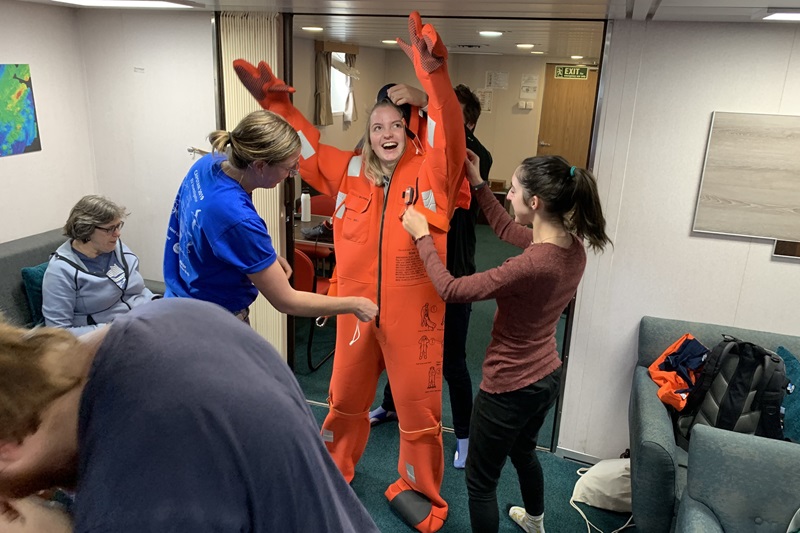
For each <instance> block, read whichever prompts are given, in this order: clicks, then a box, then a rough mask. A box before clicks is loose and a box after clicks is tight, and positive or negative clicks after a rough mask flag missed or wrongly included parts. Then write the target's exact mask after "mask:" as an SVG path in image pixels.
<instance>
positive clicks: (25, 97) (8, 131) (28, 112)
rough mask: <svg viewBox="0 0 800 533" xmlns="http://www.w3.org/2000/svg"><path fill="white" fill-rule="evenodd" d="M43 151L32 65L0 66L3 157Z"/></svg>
mask: <svg viewBox="0 0 800 533" xmlns="http://www.w3.org/2000/svg"><path fill="white" fill-rule="evenodd" d="M41 149H42V143H41V139H40V138H39V123H38V121H37V120H36V105H35V103H34V100H33V82H32V81H31V68H30V65H23V64H18V65H15V64H0V157H4V156H9V155H16V154H24V153H28V152H37V151H39V150H41Z"/></svg>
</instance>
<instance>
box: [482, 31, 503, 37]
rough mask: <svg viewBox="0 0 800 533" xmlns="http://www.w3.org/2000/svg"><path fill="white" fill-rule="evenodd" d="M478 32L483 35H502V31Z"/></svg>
mask: <svg viewBox="0 0 800 533" xmlns="http://www.w3.org/2000/svg"><path fill="white" fill-rule="evenodd" d="M478 33H480V34H481V35H482V36H484V37H500V36H501V35H503V32H501V31H479V32H478Z"/></svg>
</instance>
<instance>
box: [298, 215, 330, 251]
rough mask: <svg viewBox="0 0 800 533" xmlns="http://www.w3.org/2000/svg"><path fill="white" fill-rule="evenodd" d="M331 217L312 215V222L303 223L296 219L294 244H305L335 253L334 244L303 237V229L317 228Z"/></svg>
mask: <svg viewBox="0 0 800 533" xmlns="http://www.w3.org/2000/svg"><path fill="white" fill-rule="evenodd" d="M328 218H330V217H325V216H322V215H311V221H310V222H302V221H301V220H300V219H299V218H296V219H294V242H295V244H304V245H306V246H313V247H315V248H317V249H320V250H325V251H327V252H332V251H333V242H332V241H327V240H319V241H318V240H315V239H309V238H307V237H305V236H304V235H303V232H302V230H303V229H306V228H307V229H311V228H313V227H316V226H318V225H320V224H322V222H324V221H325V220H327V219H328Z"/></svg>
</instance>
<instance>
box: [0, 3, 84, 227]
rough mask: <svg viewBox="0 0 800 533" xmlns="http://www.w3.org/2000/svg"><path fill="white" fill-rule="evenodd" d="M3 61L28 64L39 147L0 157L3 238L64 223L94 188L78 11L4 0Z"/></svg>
mask: <svg viewBox="0 0 800 533" xmlns="http://www.w3.org/2000/svg"><path fill="white" fill-rule="evenodd" d="M0 13H2V14H3V15H2V18H3V36H2V43H3V44H2V46H0V63H28V64H30V67H31V80H32V82H33V96H34V100H35V104H36V116H37V118H38V122H39V135H40V138H41V141H42V150H41V151H39V152H31V153H28V154H21V155H14V156H6V157H0V182H1V184H0V185H1V186H2V200H0V206H2V208H0V242H6V241H10V240H13V239H18V238H21V237H25V236H27V235H33V234H36V233H41V232H43V231H47V230H51V229H54V228H60V227H62V226H63V225H64V222H65V221H66V218H67V214H68V213H69V210H70V208H72V206H73V204H74V203H75V201H76V200H77V199H78V198H80V197H81V196H83V195H85V194H90V193H93V192H95V190H96V182H95V179H94V177H95V172H94V162H93V154H92V144H91V140H90V136H89V121H88V113H87V97H86V79H85V76H84V69H83V61H82V58H81V53H80V38H79V29H78V20H77V16H76V11H75V10H74V9H69V8H61V7H52V6H44V5H40V4H33V3H23V2H13V1H8V0H0Z"/></svg>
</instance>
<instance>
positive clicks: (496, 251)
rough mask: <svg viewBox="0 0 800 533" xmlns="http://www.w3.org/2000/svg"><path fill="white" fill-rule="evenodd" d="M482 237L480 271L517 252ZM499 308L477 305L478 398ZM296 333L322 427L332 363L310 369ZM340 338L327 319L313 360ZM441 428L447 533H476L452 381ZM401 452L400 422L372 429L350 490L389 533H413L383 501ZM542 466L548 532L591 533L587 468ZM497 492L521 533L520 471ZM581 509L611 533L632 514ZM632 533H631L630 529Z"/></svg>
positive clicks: (508, 525)
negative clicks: (457, 461)
mask: <svg viewBox="0 0 800 533" xmlns="http://www.w3.org/2000/svg"><path fill="white" fill-rule="evenodd" d="M476 234H477V241H478V242H477V248H478V253H477V257H476V263H477V267H478V270H479V271H483V270H487V269H489V268H492V267H494V266H496V265H499V264H500V263H502V262H503V261H504V260H505V259H507V258H508V257H511V256H513V255H516V254H517V253H519V250H518V249H516V248H514V247H512V246H509V245H507V244H505V243H503V242H501V241H500V240H499V239H497V238H496V237H495V236H494V234H493V232H492V231H491V229H490V228H489V227H488V226H485V225H478V227H477V229H476ZM496 309H497V306H496V304H495V302H494V301H488V302H476V303H475V304H473V308H472V317H471V319H470V328H469V335H468V339H467V363H468V367H469V369H470V375H471V376H472V385H473V389H474V391H475V392H477V391H478V386H479V384H480V379H481V364H482V362H483V355H484V353H485V350H486V346H487V345H488V344H489V340H490V338H491V336H490V333H491V324H492V321H493V319H494V313H495V310H496ZM564 323H565V320H564V318H563V317H562V319H561V321H560V323H559V327H558V332H557V337H558V338H557V340H558V345H559V347H560V346H562V345H563V338H564ZM295 329H296V332H297V334H296V355H295V365H294V366H295V375H296V377H297V380H298V381H299V382H300V386H301V387H302V389H303V391H304V393H305V395H306V398H307V399H308V400H309V401H310V403H311V409H312V411H313V412H314V415H315V416H316V418H317V421H318V422H319V423H320V424H321V423H322V421H323V420H324V418H325V416H326V415H327V411H328V409H327V405H325V402H326V398H327V396H328V383H329V382H330V376H331V369H332V366H333V365H332V361H328V362H327V363H325V364H324V365H323V366H322V367H321V368H320V369H319V370H318V371H316V372H309V370H308V366H307V364H306V346H307V338H308V329H309V321H308V319H297V321H296V328H295ZM334 337H335V321H329V323H328V324H327V325H326V327H325V328H322V329H320V328H317V329H316V330H315V333H314V340H313V351H312V354H313V358H314V360H315V361H317V360H320V359H321V358H322V357H324V355H325V354H327V353H328V351H330V350H331V349H332V348H333V344H334ZM385 383H386V375H385V374H384V375H383V376H381V379H380V382H379V384H378V389H377V391H376V397H375V401H374V403H373V407H375V406H377V405H379V404H380V403H381V400H382V394H383V386H384V384H385ZM554 411H555V408H554V409H553V410H551V413H550V415H549V416H548V418H547V420H546V421H545V424H544V426H543V427H542V431H541V432H540V435H539V444H540V446H542V447H544V448H549V447H550V445H551V439H552V434H553V423H554ZM442 423H443V425H444V427H445V432H444V433H443V435H444V448H445V464H446V469H445V475H444V481H443V484H442V496H443V497H444V498H445V500H446V501H447V502H448V504H449V506H450V515H449V518H448V520H447V522H446V523H445V526H444V528H443V529H442V530H441V531H442V532H444V533H446V532H453V533H466V532H468V531H469V530H470V525H469V511H468V507H467V490H466V485H465V483H464V471H463V470H456V469H455V468H453V466H452V459H453V453H454V451H455V442H456V439H455V435H454V434H453V433H452V431H447V429H448V428H452V423H453V420H452V413H451V410H450V397H449V392H448V390H447V383H446V382H445V383H444V390H443V392H442ZM398 446H399V435H398V430H397V424H396V423H386V424H383V425H381V426H378V427H376V428H374V429H373V430H372V432H371V433H370V438H369V442H368V444H367V448H366V451H365V452H364V456H363V457H362V459H361V461H360V462H359V464H358V465H357V467H356V476H355V479H354V480H353V484H352V486H353V489H354V490H355V491H356V493H357V494H358V496H359V498H360V499H361V501H362V502H363V503H364V505H365V506H366V508H367V510H368V511H369V512H370V514H371V515H372V518H373V519H374V520H375V522H376V523H377V524H378V527H379V528H380V530H381V531H383V532H384V533H393V532H395V531H397V532H402V531H412V529H411V528H409V527H408V526H406V525H405V523H404V522H402V520H400V518H398V517H397V516H396V515H395V514H394V513H393V511H392V510H391V508H390V507H389V505H388V504H387V502H386V500H385V498H384V496H383V492H384V490H385V489H386V487H387V486H388V485H389V484H390V483H392V482H393V481H395V480H396V479H397V477H398V475H397V457H398ZM539 460H540V461H541V463H542V466H543V468H544V472H545V493H546V494H545V509H546V511H545V524H546V527H547V531H548V532H549V533H558V532H569V533H575V532H581V531H584V530H586V525H585V523H584V521H583V519H582V518H581V517H580V515H579V514H578V512H577V511H576V510H574V509H573V508H571V507H570V505H569V499H570V496H571V495H572V490H573V487H574V486H575V482H576V481H577V479H578V474H577V472H576V471H577V469H578V468H580V467H582V466H585V465H582V464H579V463H576V462H574V461H570V460H567V459H562V458H559V457H556V456H555V455H553V454H551V453H548V452H539ZM497 494H498V504H499V507H500V513H501V516H500V518H501V519H500V531H501V532H509V533H511V532H515V531H521V530H520V529H519V528H518V527H517V526H516V524H514V523H513V522H512V521H511V520H510V519H509V518H508V516H507V511H508V508H509V507H510V506H511V505H521V504H522V499H521V496H520V493H519V485H518V483H517V478H516V472H515V471H514V468H513V466H511V463H510V462H509V463H507V465H506V467H505V469H504V470H503V475H502V477H501V479H500V484H499V487H498V492H497ZM578 505H579V506H580V507H581V508H582V509H583V510H584V512H585V513H586V516H587V517H588V518H589V519H590V520H591V521H592V522H593V523H594V524H595V525H597V526H598V527H599V528H601V529H602V530H603V531H606V532H610V531H612V530H614V529H616V528H618V527H620V526H622V524H624V523H625V520H626V519H627V516H626V515H623V514H618V513H612V512H608V511H603V510H599V509H594V508H592V507H589V506H586V505H584V504H578ZM626 531H633V530H632V529H627V530H626Z"/></svg>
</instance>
